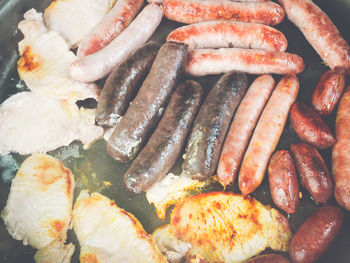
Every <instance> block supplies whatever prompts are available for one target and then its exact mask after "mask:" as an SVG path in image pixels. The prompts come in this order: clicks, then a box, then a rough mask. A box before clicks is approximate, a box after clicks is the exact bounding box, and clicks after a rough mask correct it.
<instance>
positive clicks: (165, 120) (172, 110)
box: [124, 81, 202, 193]
mask: <svg viewBox="0 0 350 263" xmlns="http://www.w3.org/2000/svg"><path fill="white" fill-rule="evenodd" d="M201 99H202V88H201V86H200V85H199V84H198V83H197V82H194V81H186V82H185V83H183V84H181V85H179V86H178V87H177V88H176V90H175V93H174V94H173V95H172V97H171V99H170V102H169V104H168V106H167V108H166V110H165V113H164V115H163V117H162V119H161V120H160V122H159V124H158V126H157V128H156V130H155V131H154V133H153V134H152V136H151V138H150V139H149V141H148V142H147V144H146V145H145V147H144V148H143V149H142V151H141V152H140V154H139V155H138V156H137V157H136V159H135V160H134V161H133V163H132V164H131V166H130V168H129V169H128V171H127V172H126V173H125V175H124V185H125V186H126V188H127V189H128V190H130V191H132V192H134V193H140V192H145V191H147V190H148V189H149V188H150V187H151V186H152V185H153V184H155V183H156V182H158V181H159V180H161V179H162V178H163V177H164V176H165V174H166V173H167V172H168V171H169V170H170V169H171V167H172V166H173V165H174V163H175V161H176V159H177V157H178V155H179V154H180V151H181V150H182V146H183V145H184V143H185V139H186V137H187V134H188V132H189V130H190V128H191V127H192V123H193V120H194V118H195V116H196V114H197V111H198V109H199V106H200V103H201Z"/></svg>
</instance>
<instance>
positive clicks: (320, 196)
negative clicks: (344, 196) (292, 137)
mask: <svg viewBox="0 0 350 263" xmlns="http://www.w3.org/2000/svg"><path fill="white" fill-rule="evenodd" d="M290 150H291V151H292V153H293V156H294V160H295V163H296V166H297V168H298V172H299V176H300V180H301V185H302V186H303V187H304V188H305V189H306V190H307V191H308V192H309V193H310V194H311V196H312V197H313V198H314V199H315V201H316V202H318V203H325V202H327V200H328V199H329V198H330V197H331V195H332V194H333V182H332V179H331V176H330V174H329V171H328V168H327V166H326V164H325V163H324V161H323V159H322V157H321V155H320V154H319V152H318V151H317V149H316V148H315V147H313V146H311V145H310V144H307V143H297V144H293V145H291V146H290Z"/></svg>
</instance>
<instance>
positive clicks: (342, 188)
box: [332, 86, 350, 211]
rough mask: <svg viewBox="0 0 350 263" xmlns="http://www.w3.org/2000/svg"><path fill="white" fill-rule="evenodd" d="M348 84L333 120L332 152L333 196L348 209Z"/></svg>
mask: <svg viewBox="0 0 350 263" xmlns="http://www.w3.org/2000/svg"><path fill="white" fill-rule="evenodd" d="M349 127H350V86H349V87H347V89H346V90H345V92H344V94H343V97H342V98H341V100H340V103H339V107H338V112H337V118H336V121H335V135H336V138H337V143H336V144H335V145H334V147H333V152H332V170H333V176H334V182H335V190H334V196H335V199H336V200H337V202H338V204H339V205H341V206H343V207H344V208H345V209H347V210H349V211H350V139H349V138H350V137H349Z"/></svg>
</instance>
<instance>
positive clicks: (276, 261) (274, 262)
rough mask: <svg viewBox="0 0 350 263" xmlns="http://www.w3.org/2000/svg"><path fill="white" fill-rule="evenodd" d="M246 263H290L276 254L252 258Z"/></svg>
mask: <svg viewBox="0 0 350 263" xmlns="http://www.w3.org/2000/svg"><path fill="white" fill-rule="evenodd" d="M247 263H290V261H289V260H288V259H286V258H285V257H282V256H281V255H278V254H265V255H262V256H258V257H255V258H252V259H251V260H249V261H248V262H247Z"/></svg>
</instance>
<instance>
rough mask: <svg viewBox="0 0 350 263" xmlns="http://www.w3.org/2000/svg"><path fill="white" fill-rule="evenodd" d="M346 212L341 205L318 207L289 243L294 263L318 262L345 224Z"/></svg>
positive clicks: (290, 254)
mask: <svg viewBox="0 0 350 263" xmlns="http://www.w3.org/2000/svg"><path fill="white" fill-rule="evenodd" d="M343 219H344V214H343V212H342V210H341V209H340V208H339V207H336V206H324V207H321V208H318V209H317V210H316V212H314V213H313V214H311V216H309V218H308V219H306V221H305V222H304V224H302V226H301V227H300V228H299V229H298V231H297V232H296V233H295V235H294V237H293V238H292V241H291V243H290V245H289V256H290V258H291V259H292V261H293V262H294V263H311V262H316V260H317V259H319V258H320V257H321V256H322V254H323V253H324V252H325V251H326V250H327V249H328V247H329V245H330V244H331V243H332V241H333V240H334V239H335V237H336V236H337V234H338V233H339V230H340V229H341V226H342V224H343Z"/></svg>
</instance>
